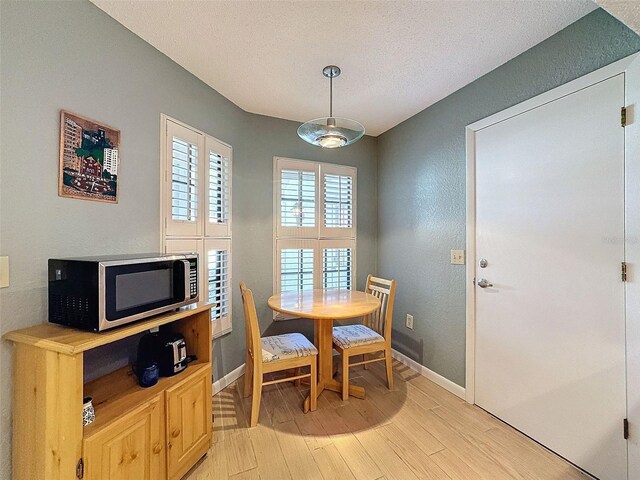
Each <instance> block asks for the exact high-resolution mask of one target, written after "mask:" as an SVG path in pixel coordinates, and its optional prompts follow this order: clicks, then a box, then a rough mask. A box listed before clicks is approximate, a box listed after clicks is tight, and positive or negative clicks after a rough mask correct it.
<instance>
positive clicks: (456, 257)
mask: <svg viewBox="0 0 640 480" xmlns="http://www.w3.org/2000/svg"><path fill="white" fill-rule="evenodd" d="M451 265H464V250H451Z"/></svg>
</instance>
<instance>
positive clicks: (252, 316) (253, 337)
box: [240, 282, 262, 364]
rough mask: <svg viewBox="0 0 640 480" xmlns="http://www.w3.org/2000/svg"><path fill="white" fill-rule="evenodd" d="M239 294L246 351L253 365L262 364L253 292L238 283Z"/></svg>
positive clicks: (258, 326)
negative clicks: (242, 312)
mask: <svg viewBox="0 0 640 480" xmlns="http://www.w3.org/2000/svg"><path fill="white" fill-rule="evenodd" d="M240 293H241V295H242V307H243V309H244V322H245V337H246V342H247V350H248V351H249V352H250V353H251V356H252V357H253V361H254V364H256V363H258V362H259V363H260V364H262V343H261V341H260V325H259V323H258V313H257V312H256V304H255V301H254V299H253V292H252V291H251V290H249V289H248V288H247V285H246V284H245V283H244V282H240Z"/></svg>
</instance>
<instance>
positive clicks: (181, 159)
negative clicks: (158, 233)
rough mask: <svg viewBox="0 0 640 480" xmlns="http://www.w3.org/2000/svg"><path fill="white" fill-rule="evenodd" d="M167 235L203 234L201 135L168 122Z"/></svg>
mask: <svg viewBox="0 0 640 480" xmlns="http://www.w3.org/2000/svg"><path fill="white" fill-rule="evenodd" d="M166 128H167V155H166V158H167V160H166V161H167V162H168V163H167V167H166V191H167V197H168V198H167V200H168V205H167V209H166V211H167V215H166V220H165V234H166V235H198V234H199V233H200V232H201V231H202V227H201V225H200V224H201V221H200V217H201V212H202V198H201V195H202V193H201V187H200V182H201V179H202V167H201V164H202V155H203V145H204V138H203V136H202V135H201V134H199V133H197V132H194V131H193V130H190V129H188V128H185V127H183V126H182V125H178V124H176V123H173V122H170V121H167V126H166Z"/></svg>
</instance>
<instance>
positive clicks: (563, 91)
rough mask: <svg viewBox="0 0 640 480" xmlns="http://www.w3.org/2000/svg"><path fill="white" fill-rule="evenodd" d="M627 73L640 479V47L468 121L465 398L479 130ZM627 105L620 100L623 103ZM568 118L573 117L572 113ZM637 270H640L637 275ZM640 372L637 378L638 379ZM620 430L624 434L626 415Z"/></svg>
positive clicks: (633, 419) (638, 478)
mask: <svg viewBox="0 0 640 480" xmlns="http://www.w3.org/2000/svg"><path fill="white" fill-rule="evenodd" d="M621 73H624V74H625V106H626V108H627V126H626V127H625V239H624V241H625V259H624V260H625V261H626V262H627V265H628V274H627V283H626V284H625V312H626V314H625V316H626V358H627V379H626V380H627V418H628V420H629V425H630V429H629V433H630V435H629V441H628V443H627V451H628V455H627V459H628V472H629V476H628V479H629V480H640V186H638V187H637V188H635V189H634V188H633V187H634V185H636V184H637V183H638V182H634V181H633V179H634V178H635V179H640V52H638V53H635V54H633V55H629V56H628V57H625V58H623V59H621V60H618V61H616V62H613V63H611V64H609V65H607V66H605V67H602V68H600V69H598V70H596V71H594V72H591V73H588V74H586V75H584V76H582V77H580V78H578V79H576V80H573V81H571V82H568V83H565V84H564V85H561V86H559V87H556V88H554V89H552V90H549V91H547V92H545V93H542V94H540V95H537V96H535V97H533V98H531V99H529V100H525V101H524V102H522V103H519V104H518V105H515V106H513V107H510V108H507V109H506V110H503V111H501V112H498V113H495V114H493V115H491V116H489V117H487V118H484V119H482V120H479V121H477V122H474V123H472V124H470V125H467V127H466V149H467V172H466V173H467V177H466V178H467V180H466V199H467V202H466V219H467V221H466V237H467V241H466V249H467V264H466V287H467V288H466V373H465V377H466V378H465V399H466V401H467V402H469V403H472V404H473V403H475V337H476V319H475V301H476V289H475V285H474V277H475V270H476V263H477V261H478V259H477V258H476V195H475V193H476V192H475V187H476V175H475V160H476V151H475V141H476V132H478V131H479V130H482V129H484V128H486V127H489V126H491V125H494V124H496V123H498V122H501V121H504V120H507V119H509V118H511V117H514V116H516V115H520V114H522V113H525V112H527V111H529V110H532V109H534V108H537V107H539V106H541V105H544V104H546V103H549V102H552V101H554V100H558V99H559V98H562V97H564V96H567V95H570V94H571V93H574V92H576V91H578V90H581V89H583V88H586V87H588V86H590V85H593V84H594V83H598V82H601V81H604V80H606V79H608V78H611V77H613V76H616V75H619V74H621ZM622 106H623V105H620V107H622ZM568 121H571V118H570V117H569V118H568ZM621 128H622V127H621ZM621 260H622V259H621ZM634 267H635V268H634ZM634 271H637V272H639V273H638V275H634ZM634 378H635V379H636V380H635V381H632V380H633V379H634ZM620 434H621V435H622V419H621V425H620ZM635 472H637V473H635Z"/></svg>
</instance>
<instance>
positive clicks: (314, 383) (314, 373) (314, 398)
mask: <svg viewBox="0 0 640 480" xmlns="http://www.w3.org/2000/svg"><path fill="white" fill-rule="evenodd" d="M310 382H311V391H310V392H309V396H310V397H311V400H310V402H309V410H311V411H312V412H315V411H316V408H317V406H318V357H317V356H316V355H314V356H313V359H312V360H311V378H310Z"/></svg>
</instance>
